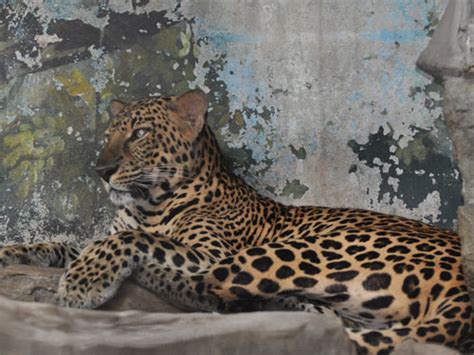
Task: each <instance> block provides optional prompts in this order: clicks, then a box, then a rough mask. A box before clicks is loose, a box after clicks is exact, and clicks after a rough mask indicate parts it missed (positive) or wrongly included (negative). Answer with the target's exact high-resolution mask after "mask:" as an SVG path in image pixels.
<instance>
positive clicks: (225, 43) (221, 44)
mask: <svg viewBox="0 0 474 355" xmlns="http://www.w3.org/2000/svg"><path fill="white" fill-rule="evenodd" d="M206 37H207V39H208V40H209V42H210V43H211V44H212V45H213V46H214V47H215V48H216V49H218V50H220V51H222V50H225V49H227V48H228V47H229V45H230V44H233V43H245V44H258V43H260V42H261V41H262V37H261V36H255V35H252V36H248V35H243V34H237V33H230V32H219V31H210V32H209V33H207V34H206Z"/></svg>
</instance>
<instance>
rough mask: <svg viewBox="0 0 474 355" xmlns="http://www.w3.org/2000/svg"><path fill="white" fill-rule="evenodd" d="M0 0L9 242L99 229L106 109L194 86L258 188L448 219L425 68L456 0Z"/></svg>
mask: <svg viewBox="0 0 474 355" xmlns="http://www.w3.org/2000/svg"><path fill="white" fill-rule="evenodd" d="M97 3H99V5H97ZM0 4H1V7H0V63H1V64H2V65H1V66H0V158H1V163H0V199H1V201H2V204H1V205H0V241H2V242H32V241H42V240H46V239H51V238H54V239H59V240H66V239H76V240H78V241H85V240H89V239H91V238H95V237H98V236H100V235H102V234H103V233H104V230H105V226H106V225H107V223H108V221H109V218H110V215H111V205H110V204H109V203H108V202H107V198H106V196H105V194H104V193H103V192H102V191H101V187H100V183H99V180H98V178H97V177H96V176H95V174H94V171H93V162H94V161H95V157H96V154H97V151H98V149H100V146H101V144H102V132H103V131H104V129H105V127H106V125H107V121H108V119H109V115H108V112H107V107H108V105H109V103H110V100H112V99H113V98H119V99H122V100H132V99H134V98H139V97H142V96H147V95H160V94H167V95H168V94H180V93H183V92H185V91H186V90H187V89H189V88H194V87H196V86H198V87H201V88H202V89H204V90H205V91H207V92H208V95H209V98H210V102H211V107H210V111H209V116H208V119H209V124H210V125H211V126H212V127H213V128H214V131H215V132H216V134H217V136H218V139H219V141H220V142H221V145H222V148H223V150H224V153H225V155H226V156H227V157H228V159H229V160H230V161H231V162H232V164H233V165H234V167H235V170H236V172H237V173H238V174H241V175H242V176H244V177H245V179H246V180H247V181H248V182H249V183H250V184H251V185H253V186H255V187H256V188H257V189H258V190H259V191H260V192H261V193H263V194H265V195H268V196H271V197H273V198H275V199H277V200H280V201H283V202H287V203H292V204H314V205H328V206H344V207H361V208H369V209H374V210H378V211H382V212H387V213H394V214H399V215H404V216H408V217H412V218H416V219H422V220H424V221H427V222H431V223H434V224H437V225H440V226H445V227H454V226H455V223H456V220H455V219H456V210H457V207H458V206H459V205H460V204H461V202H462V199H461V184H462V182H461V179H460V176H459V172H458V170H457V167H456V164H455V162H454V161H453V153H452V146H451V141H450V139H449V136H448V132H447V129H446V126H445V124H444V121H443V114H442V108H441V106H442V102H443V91H442V86H441V85H440V83H438V82H436V81H434V80H433V79H432V78H430V77H428V76H426V75H425V74H423V73H422V72H420V71H418V70H417V69H416V68H415V61H416V59H417V58H418V55H419V53H420V52H421V50H422V49H423V48H424V47H425V46H426V44H427V43H428V41H429V39H430V36H431V34H432V32H433V29H434V27H435V26H436V24H437V21H438V19H439V17H440V15H441V14H442V11H443V9H444V7H445V5H446V1H445V0H416V1H408V0H385V1H382V0H380V1H379V0H377V1H369V0H366V1H352V0H336V1H330V0H313V1H310V0H297V1H292V0H281V1H270V0H268V1H267V0H258V1H250V0H248V1H224V0H219V1H218V0H215V1H210V0H209V1H190V0H189V1H181V2H178V3H176V2H175V1H171V0H167V1H164V0H162V1H153V0H133V1H115V0H110V1H99V2H96V1H90V0H81V1H75V2H65V1H60V0H30V1H28V0H23V1H19V0H18V1H5V0H3V1H1V0H0Z"/></svg>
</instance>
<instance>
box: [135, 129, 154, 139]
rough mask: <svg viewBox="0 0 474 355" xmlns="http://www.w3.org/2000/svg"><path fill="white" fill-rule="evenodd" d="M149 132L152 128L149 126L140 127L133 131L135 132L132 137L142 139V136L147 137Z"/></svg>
mask: <svg viewBox="0 0 474 355" xmlns="http://www.w3.org/2000/svg"><path fill="white" fill-rule="evenodd" d="M148 132H150V130H149V129H147V128H138V129H136V130H134V131H133V134H132V137H131V138H132V139H141V138H143V137H145V136H146V135H147V133H148Z"/></svg>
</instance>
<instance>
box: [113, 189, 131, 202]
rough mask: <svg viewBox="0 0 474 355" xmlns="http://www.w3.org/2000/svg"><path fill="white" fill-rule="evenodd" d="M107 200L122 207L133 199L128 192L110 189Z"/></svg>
mask: <svg viewBox="0 0 474 355" xmlns="http://www.w3.org/2000/svg"><path fill="white" fill-rule="evenodd" d="M109 198H110V200H111V201H112V203H113V204H114V205H117V206H123V205H128V204H130V203H132V202H133V201H134V200H135V198H134V197H133V194H132V192H130V191H121V190H116V189H114V188H111V189H110V191H109Z"/></svg>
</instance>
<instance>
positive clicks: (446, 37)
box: [417, 0, 474, 78]
mask: <svg viewBox="0 0 474 355" xmlns="http://www.w3.org/2000/svg"><path fill="white" fill-rule="evenodd" d="M472 6H473V5H472V1H470V0H453V1H450V2H449V4H448V6H447V8H446V10H445V12H444V14H443V17H442V18H441V20H440V21H439V24H438V26H437V27H436V30H435V32H434V34H433V37H432V39H431V41H430V43H429V46H428V47H426V49H425V50H424V51H423V52H421V54H420V57H419V58H418V60H417V65H418V67H419V68H420V69H421V70H424V71H425V72H427V73H429V74H431V75H433V76H436V77H439V78H445V77H446V76H462V75H465V74H468V73H469V72H470V71H472V70H474V68H472V67H471V54H470V38H469V37H470V36H471V35H472V33H470V31H472V26H473V24H472V21H471V16H472V15H471V7H472Z"/></svg>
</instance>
